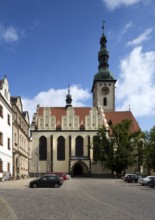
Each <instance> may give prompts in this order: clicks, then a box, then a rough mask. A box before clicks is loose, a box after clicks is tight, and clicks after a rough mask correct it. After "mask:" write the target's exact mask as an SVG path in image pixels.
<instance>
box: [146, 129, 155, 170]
mask: <svg viewBox="0 0 155 220" xmlns="http://www.w3.org/2000/svg"><path fill="white" fill-rule="evenodd" d="M144 143H145V144H144V166H145V167H146V168H147V172H148V174H149V173H150V171H151V169H154V170H155V126H154V127H153V128H152V129H151V130H150V132H144Z"/></svg>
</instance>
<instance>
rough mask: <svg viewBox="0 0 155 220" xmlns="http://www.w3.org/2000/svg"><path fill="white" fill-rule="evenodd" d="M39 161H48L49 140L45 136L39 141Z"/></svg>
mask: <svg viewBox="0 0 155 220" xmlns="http://www.w3.org/2000/svg"><path fill="white" fill-rule="evenodd" d="M39 160H47V139H46V137H44V136H41V137H40V139H39Z"/></svg>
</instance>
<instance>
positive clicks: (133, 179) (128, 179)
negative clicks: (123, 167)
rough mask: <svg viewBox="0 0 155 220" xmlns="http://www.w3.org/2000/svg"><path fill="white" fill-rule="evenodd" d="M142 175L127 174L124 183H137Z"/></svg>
mask: <svg viewBox="0 0 155 220" xmlns="http://www.w3.org/2000/svg"><path fill="white" fill-rule="evenodd" d="M139 177H140V175H137V174H126V175H125V176H124V181H125V182H128V183H137V182H138V178H139Z"/></svg>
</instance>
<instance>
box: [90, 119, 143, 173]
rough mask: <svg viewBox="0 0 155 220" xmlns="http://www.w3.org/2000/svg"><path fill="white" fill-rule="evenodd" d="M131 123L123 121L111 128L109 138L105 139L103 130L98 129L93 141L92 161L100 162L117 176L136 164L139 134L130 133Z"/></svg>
mask: <svg viewBox="0 0 155 220" xmlns="http://www.w3.org/2000/svg"><path fill="white" fill-rule="evenodd" d="M131 123H132V122H131V121H129V120H123V121H122V122H120V123H118V124H116V125H115V126H112V134H111V135H110V138H107V137H106V130H105V128H104V127H103V128H100V129H99V130H98V133H97V135H96V136H95V137H94V139H93V146H94V161H95V162H96V161H98V160H99V161H101V162H102V165H103V166H104V167H105V168H108V169H110V170H111V171H112V173H113V172H116V173H117V175H120V174H121V173H122V171H124V170H125V169H127V168H128V167H129V166H132V165H134V164H135V163H136V162H137V155H138V154H137V152H138V151H137V145H138V144H139V140H140V137H141V132H140V131H137V132H134V133H131V131H130V127H131ZM135 155H136V157H135Z"/></svg>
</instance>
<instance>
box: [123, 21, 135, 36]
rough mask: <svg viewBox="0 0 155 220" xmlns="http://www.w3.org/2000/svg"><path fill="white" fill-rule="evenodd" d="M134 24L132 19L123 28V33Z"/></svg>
mask: <svg viewBox="0 0 155 220" xmlns="http://www.w3.org/2000/svg"><path fill="white" fill-rule="evenodd" d="M132 26H133V24H132V21H129V22H128V23H127V24H126V25H125V26H124V28H123V30H122V34H125V33H126V32H127V31H128V29H129V28H131V27H132Z"/></svg>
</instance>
